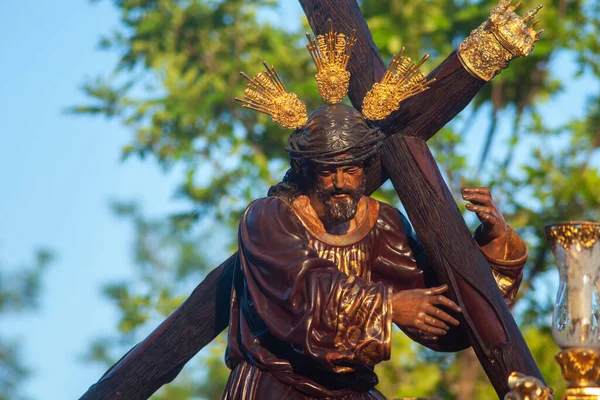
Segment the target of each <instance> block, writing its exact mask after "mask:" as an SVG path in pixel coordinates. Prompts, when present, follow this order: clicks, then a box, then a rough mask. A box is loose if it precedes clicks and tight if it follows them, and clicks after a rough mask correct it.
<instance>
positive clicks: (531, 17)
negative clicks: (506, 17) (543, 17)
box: [523, 4, 542, 22]
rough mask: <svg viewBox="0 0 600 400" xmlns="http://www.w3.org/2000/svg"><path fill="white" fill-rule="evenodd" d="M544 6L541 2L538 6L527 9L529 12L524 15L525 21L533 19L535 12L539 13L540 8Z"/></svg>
mask: <svg viewBox="0 0 600 400" xmlns="http://www.w3.org/2000/svg"><path fill="white" fill-rule="evenodd" d="M541 8H542V5H541V4H539V5H538V6H537V7H535V8H533V9H531V10H529V11H527V13H526V14H525V15H524V16H523V22H527V21H530V20H532V19H533V17H535V14H537V13H538V11H540V9H541Z"/></svg>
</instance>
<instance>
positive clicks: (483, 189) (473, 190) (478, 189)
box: [460, 186, 492, 196]
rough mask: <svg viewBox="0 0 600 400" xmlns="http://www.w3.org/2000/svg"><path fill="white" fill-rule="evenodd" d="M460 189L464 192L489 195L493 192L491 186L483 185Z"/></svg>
mask: <svg viewBox="0 0 600 400" xmlns="http://www.w3.org/2000/svg"><path fill="white" fill-rule="evenodd" d="M460 191H461V193H462V194H487V195H488V196H491V194H492V191H491V190H490V188H488V187H483V186H473V187H465V188H462V189H461V190H460Z"/></svg>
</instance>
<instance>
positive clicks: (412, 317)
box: [392, 285, 461, 335]
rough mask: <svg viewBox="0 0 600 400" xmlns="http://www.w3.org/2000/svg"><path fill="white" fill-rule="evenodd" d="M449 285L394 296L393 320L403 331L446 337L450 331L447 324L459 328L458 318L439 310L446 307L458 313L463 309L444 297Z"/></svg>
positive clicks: (412, 290) (413, 290)
mask: <svg viewBox="0 0 600 400" xmlns="http://www.w3.org/2000/svg"><path fill="white" fill-rule="evenodd" d="M446 290H448V285H443V286H439V287H435V288H429V289H411V290H401V291H399V292H397V293H394V294H393V296H392V320H393V321H394V322H395V323H396V324H397V325H398V326H399V327H400V328H403V329H407V330H409V331H412V332H415V329H416V332H419V333H426V334H432V335H445V334H446V333H447V331H448V329H450V327H449V326H448V325H447V324H446V323H449V324H452V325H455V326H458V324H459V322H458V320H457V319H456V318H454V317H452V316H451V315H450V314H448V313H446V312H445V311H443V310H441V309H440V308H439V306H440V305H443V306H446V307H448V308H450V309H452V310H454V311H456V312H461V308H460V307H459V306H457V305H456V303H454V302H453V301H452V300H450V299H449V298H447V297H445V296H442V293H444V292H445V291H446Z"/></svg>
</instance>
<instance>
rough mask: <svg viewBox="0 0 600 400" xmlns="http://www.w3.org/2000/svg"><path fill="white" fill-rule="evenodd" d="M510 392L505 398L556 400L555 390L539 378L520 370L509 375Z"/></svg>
mask: <svg viewBox="0 0 600 400" xmlns="http://www.w3.org/2000/svg"><path fill="white" fill-rule="evenodd" d="M508 386H509V387H510V392H508V393H507V394H506V395H505V396H504V400H554V392H553V391H552V389H550V388H549V387H546V385H544V384H543V383H542V381H540V380H539V379H537V378H534V377H533V376H528V375H525V374H522V373H520V372H513V373H511V374H510V376H509V377H508Z"/></svg>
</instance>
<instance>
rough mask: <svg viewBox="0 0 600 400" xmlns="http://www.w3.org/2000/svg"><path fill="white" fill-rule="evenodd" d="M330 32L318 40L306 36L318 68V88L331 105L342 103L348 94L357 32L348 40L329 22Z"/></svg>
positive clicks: (307, 46)
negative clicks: (350, 62) (349, 61)
mask: <svg viewBox="0 0 600 400" xmlns="http://www.w3.org/2000/svg"><path fill="white" fill-rule="evenodd" d="M328 24H329V32H327V33H326V34H325V35H319V36H317V38H316V40H315V39H313V38H312V37H311V36H310V34H308V33H307V34H306V37H307V38H308V44H307V45H306V48H307V49H308V51H309V52H310V55H311V56H312V59H313V61H314V62H315V65H316V67H317V75H316V76H315V79H316V80H317V87H318V89H319V94H320V95H321V97H322V98H323V100H325V101H326V102H327V103H329V104H337V103H340V102H341V101H342V100H343V98H344V97H345V96H346V94H347V93H348V87H349V85H350V72H348V71H346V66H347V65H348V60H349V59H350V53H351V51H352V48H353V47H354V44H356V37H355V34H356V31H352V35H351V36H350V37H349V38H347V37H346V35H344V34H343V33H337V32H334V31H333V23H332V22H331V20H329V21H328Z"/></svg>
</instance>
